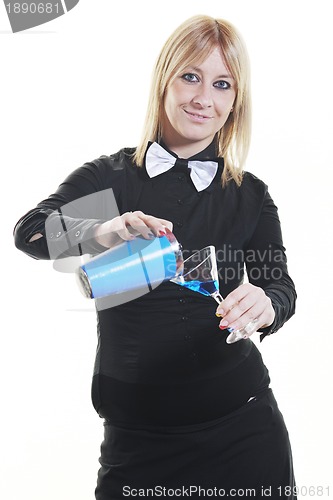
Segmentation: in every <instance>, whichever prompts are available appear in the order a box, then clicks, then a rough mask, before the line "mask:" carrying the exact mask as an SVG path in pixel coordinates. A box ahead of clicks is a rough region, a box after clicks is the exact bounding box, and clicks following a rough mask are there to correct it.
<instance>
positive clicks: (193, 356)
mask: <svg viewBox="0 0 333 500" xmlns="http://www.w3.org/2000/svg"><path fill="white" fill-rule="evenodd" d="M197 357H198V355H197V353H196V352H191V354H190V358H191V359H193V361H195V360H196V359H197Z"/></svg>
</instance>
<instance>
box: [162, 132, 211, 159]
mask: <svg viewBox="0 0 333 500" xmlns="http://www.w3.org/2000/svg"><path fill="white" fill-rule="evenodd" d="M162 142H163V143H164V144H165V145H166V147H167V148H168V149H169V150H170V151H173V152H174V153H176V155H177V156H178V157H179V158H191V156H194V155H196V154H198V153H200V152H201V151H203V150H204V149H206V148H207V147H208V146H209V144H210V143H211V142H212V140H211V138H209V139H206V140H203V141H198V142H194V143H193V142H189V143H184V142H180V141H179V142H177V141H169V140H168V138H167V137H162Z"/></svg>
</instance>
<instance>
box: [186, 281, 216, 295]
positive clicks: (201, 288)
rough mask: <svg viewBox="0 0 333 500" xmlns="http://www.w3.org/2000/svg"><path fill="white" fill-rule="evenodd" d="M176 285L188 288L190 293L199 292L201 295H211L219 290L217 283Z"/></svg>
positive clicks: (197, 282)
mask: <svg viewBox="0 0 333 500" xmlns="http://www.w3.org/2000/svg"><path fill="white" fill-rule="evenodd" d="M177 284H179V285H181V286H184V287H185V288H189V289H190V290H192V292H199V293H201V294H202V295H208V296H210V295H212V293H214V292H217V291H218V289H219V284H218V282H217V281H213V280H211V281H183V282H181V281H179V282H177Z"/></svg>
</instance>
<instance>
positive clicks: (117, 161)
mask: <svg viewBox="0 0 333 500" xmlns="http://www.w3.org/2000/svg"><path fill="white" fill-rule="evenodd" d="M135 150H136V148H122V149H120V150H119V151H117V153H113V154H111V155H101V156H100V157H99V158H96V159H95V160H92V161H91V162H88V163H86V165H91V166H93V167H95V168H98V169H103V168H104V169H109V170H113V171H119V170H126V169H127V168H133V167H134V166H135V165H134V164H133V161H132V158H133V155H134V153H135Z"/></svg>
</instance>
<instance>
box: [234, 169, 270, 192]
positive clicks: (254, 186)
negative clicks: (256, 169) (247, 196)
mask: <svg viewBox="0 0 333 500" xmlns="http://www.w3.org/2000/svg"><path fill="white" fill-rule="evenodd" d="M240 188H242V189H243V190H245V191H246V190H252V191H257V192H258V193H263V194H265V193H266V192H267V189H268V188H267V184H266V183H265V182H264V181H263V180H261V179H259V177H257V176H256V175H254V174H252V173H251V172H248V171H245V172H244V174H243V180H242V184H241V186H240Z"/></svg>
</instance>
